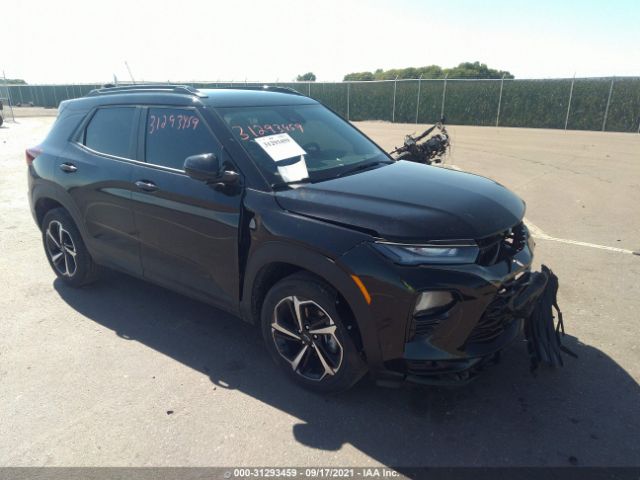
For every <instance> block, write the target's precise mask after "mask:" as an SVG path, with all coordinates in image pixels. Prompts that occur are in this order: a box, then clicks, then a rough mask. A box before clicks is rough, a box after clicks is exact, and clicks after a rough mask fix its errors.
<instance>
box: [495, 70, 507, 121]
mask: <svg viewBox="0 0 640 480" xmlns="http://www.w3.org/2000/svg"><path fill="white" fill-rule="evenodd" d="M505 75H506V74H505V73H503V74H502V78H501V79H500V95H499V96H498V114H497V115H496V127H498V126H500V107H501V106H502V87H503V86H504V76H505Z"/></svg>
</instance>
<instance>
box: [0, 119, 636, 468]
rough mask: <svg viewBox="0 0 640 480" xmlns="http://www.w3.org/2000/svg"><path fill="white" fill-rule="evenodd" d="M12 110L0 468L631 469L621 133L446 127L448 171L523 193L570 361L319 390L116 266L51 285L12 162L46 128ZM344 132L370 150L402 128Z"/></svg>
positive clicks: (630, 245)
mask: <svg viewBox="0 0 640 480" xmlns="http://www.w3.org/2000/svg"><path fill="white" fill-rule="evenodd" d="M17 120H18V122H19V123H17V124H14V123H11V122H7V123H5V126H4V127H3V128H0V165H2V168H3V174H2V176H0V214H1V218H2V224H1V226H0V232H1V235H0V250H1V251H2V256H0V275H1V277H0V278H1V283H2V287H1V288H2V295H0V308H1V309H2V312H3V315H2V323H1V325H2V327H3V328H2V330H3V333H2V335H1V336H0V465H4V466H7V465H11V466H45V465H48V466H52V465H58V466H164V465H172V466H180V465H185V466H216V465H220V466H239V465H263V466H265V465H281V466H291V465H295V466H305V465H309V466H329V465H332V466H347V465H351V466H369V465H391V466H410V465H431V466H438V465H446V466H456V465H465V466H484V465H491V466H512V465H513V466H531V465H553V466H570V465H597V466H613V465H616V466H623V465H626V466H633V465H635V466H637V465H639V460H638V459H640V442H638V438H639V437H638V432H640V388H639V386H638V379H639V378H640V347H639V340H638V338H639V336H640V335H639V334H640V328H639V327H638V321H637V319H638V310H639V309H640V300H639V299H640V256H635V255H633V254H632V253H631V251H635V250H640V215H639V214H638V205H640V135H634V134H617V133H598V132H563V131H550V130H528V129H506V128H500V129H496V128H481V127H451V128H450V131H451V132H452V134H453V138H454V147H453V151H452V154H451V156H450V158H449V160H448V163H449V164H453V165H454V166H456V167H457V168H462V169H464V170H469V171H472V172H475V173H480V174H483V175H486V176H489V177H492V178H495V179H497V180H498V181H500V182H502V183H503V184H505V185H506V186H508V187H510V188H511V189H513V190H514V191H516V192H517V193H518V194H519V195H521V196H522V197H523V198H524V199H525V200H526V201H527V204H528V212H527V219H528V221H529V223H530V224H533V225H534V227H533V228H534V232H535V233H536V236H537V237H538V240H537V243H538V248H537V261H538V262H544V263H546V264H548V265H550V266H551V267H552V268H553V269H554V270H555V271H556V273H557V274H558V276H559V277H560V285H561V290H560V305H561V307H562V308H563V311H564V315H565V319H566V326H567V330H568V333H569V334H570V337H569V339H568V343H569V345H570V347H571V348H572V349H574V350H575V351H576V352H577V353H578V355H579V356H580V358H579V360H573V359H570V358H569V359H567V362H566V366H565V368H563V369H559V370H557V371H548V370H543V371H541V372H540V373H539V374H538V375H537V377H535V378H534V377H532V376H531V375H530V374H529V373H528V362H527V356H526V351H525V346H524V344H523V343H517V344H515V345H513V346H512V347H511V348H509V349H508V351H507V352H506V354H505V355H504V357H503V362H502V363H501V364H500V365H498V366H496V367H494V368H492V369H491V370H489V371H487V372H486V374H485V375H484V376H483V377H481V378H480V379H478V381H477V382H475V383H474V384H472V385H470V386H468V387H466V388H462V389H452V390H448V389H433V388H432V389H425V388H400V389H385V388H380V387H376V386H375V385H373V384H371V383H370V382H369V381H363V382H362V383H361V384H359V385H358V386H357V387H356V388H354V389H353V390H352V391H349V392H347V393H346V394H343V395H339V396H331V397H319V396H316V395H313V394H311V393H308V392H306V391H303V390H300V389H298V388H297V387H295V386H292V385H290V384H289V383H287V382H286V381H285V379H284V377H283V376H281V375H280V373H279V372H278V371H277V369H276V367H275V366H274V365H273V364H272V362H271V360H270V359H269V358H268V357H267V353H266V351H265V350H264V349H263V347H262V345H261V340H260V338H259V336H258V334H257V331H254V329H253V328H251V327H250V326H247V325H244V324H241V323H239V322H236V321H235V320H234V319H233V318H231V317H229V316H228V315H226V314H224V313H221V312H219V311H217V310H215V309H213V308H211V307H209V306H207V305H204V304H200V303H197V302H195V301H192V300H189V299H186V298H183V297H181V296H179V295H177V294H173V293H171V292H168V291H166V290H163V289H161V288H158V287H155V286H151V285H148V284H146V283H144V282H142V281H139V280H135V279H132V278H129V277H127V276H124V275H121V274H117V273H112V274H109V275H108V277H107V278H105V279H104V280H102V281H101V282H99V283H98V284H96V285H94V286H92V287H90V288H85V289H81V290H73V289H69V288H67V287H65V286H63V285H62V284H61V283H60V282H58V281H56V280H55V276H54V274H53V272H52V271H51V270H50V268H49V265H48V264H47V261H46V259H45V256H44V253H43V250H42V246H41V243H40V235H39V232H38V230H37V228H36V226H35V225H34V223H33V220H32V219H31V216H30V213H29V210H28V203H27V196H26V166H25V162H24V149H25V147H28V146H32V145H35V144H37V143H38V142H39V141H40V140H41V139H42V138H43V137H44V135H45V134H46V132H47V129H48V127H49V126H50V125H51V123H52V122H53V120H54V119H53V118H45V117H38V118H18V119H17ZM358 126H359V127H360V128H362V129H363V130H364V131H365V132H366V133H367V134H369V135H370V136H371V137H372V138H373V139H375V140H376V141H377V142H378V143H380V144H381V145H382V146H384V147H386V148H389V147H392V146H393V145H394V144H399V143H400V142H401V141H402V138H403V135H404V134H405V133H410V132H414V131H419V130H420V128H421V127H420V126H415V125H390V124H386V123H376V122H369V123H361V124H358ZM575 242H583V243H584V244H580V245H577V244H576V243H575ZM602 247H611V248H609V249H607V248H602Z"/></svg>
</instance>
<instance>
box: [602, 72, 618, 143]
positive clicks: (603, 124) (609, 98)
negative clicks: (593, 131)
mask: <svg viewBox="0 0 640 480" xmlns="http://www.w3.org/2000/svg"><path fill="white" fill-rule="evenodd" d="M615 78H616V77H613V78H612V79H611V86H610V87H609V97H607V106H606V107H605V109H604V119H603V120H602V131H603V132H604V129H605V128H606V127H607V117H608V116H609V104H610V103H611V94H612V93H613V81H614V80H615Z"/></svg>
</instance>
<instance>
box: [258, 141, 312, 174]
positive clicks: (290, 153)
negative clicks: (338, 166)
mask: <svg viewBox="0 0 640 480" xmlns="http://www.w3.org/2000/svg"><path fill="white" fill-rule="evenodd" d="M255 142H256V143H257V144H258V145H260V147H261V148H262V149H263V150H264V151H265V152H266V153H267V155H269V156H270V157H271V159H272V160H273V161H274V162H276V166H277V167H278V173H279V174H280V176H281V177H282V180H283V181H285V182H297V181H299V180H304V179H305V178H309V172H308V171H307V164H306V162H305V161H304V155H306V154H307V152H305V151H304V149H303V148H302V147H301V146H300V145H298V143H297V142H296V141H295V140H294V139H293V138H291V136H290V135H289V134H288V133H277V134H275V135H268V136H266V137H258V138H256V139H255ZM298 156H299V157H300V159H299V160H298V161H291V160H289V159H293V158H295V157H298Z"/></svg>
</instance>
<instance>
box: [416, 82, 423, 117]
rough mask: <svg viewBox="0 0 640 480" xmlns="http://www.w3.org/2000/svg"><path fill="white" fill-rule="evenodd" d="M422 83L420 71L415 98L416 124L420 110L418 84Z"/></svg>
mask: <svg viewBox="0 0 640 480" xmlns="http://www.w3.org/2000/svg"><path fill="white" fill-rule="evenodd" d="M421 83H422V73H421V74H420V78H419V79H418V97H417V99H416V125H417V124H418V114H419V112H420V84H421Z"/></svg>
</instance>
